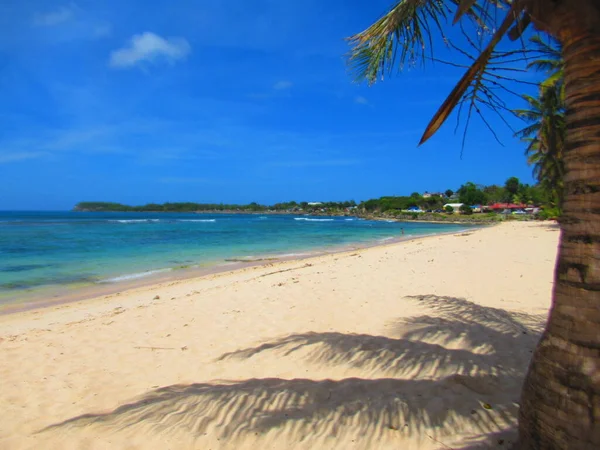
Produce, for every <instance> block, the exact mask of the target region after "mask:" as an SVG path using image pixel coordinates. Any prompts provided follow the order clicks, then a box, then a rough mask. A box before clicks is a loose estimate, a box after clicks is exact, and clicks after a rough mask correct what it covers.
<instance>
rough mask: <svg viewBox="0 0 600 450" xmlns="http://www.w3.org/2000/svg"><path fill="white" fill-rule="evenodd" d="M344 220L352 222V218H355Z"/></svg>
mask: <svg viewBox="0 0 600 450" xmlns="http://www.w3.org/2000/svg"><path fill="white" fill-rule="evenodd" d="M344 220H346V221H348V222H352V221H354V220H356V219H344Z"/></svg>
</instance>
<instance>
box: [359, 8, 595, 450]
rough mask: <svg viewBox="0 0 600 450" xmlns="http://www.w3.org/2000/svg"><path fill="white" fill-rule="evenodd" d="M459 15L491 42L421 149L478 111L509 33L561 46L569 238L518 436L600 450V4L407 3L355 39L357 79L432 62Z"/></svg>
mask: <svg viewBox="0 0 600 450" xmlns="http://www.w3.org/2000/svg"><path fill="white" fill-rule="evenodd" d="M452 15H453V16H454V23H455V24H456V23H457V22H458V21H463V22H464V21H467V22H470V23H471V25H469V24H467V25H466V26H464V27H462V30H463V31H464V33H465V34H466V35H467V36H466V39H467V40H468V39H469V38H470V39H471V41H474V40H475V39H474V38H476V37H477V36H475V35H474V34H475V33H477V32H480V33H481V32H483V33H489V35H490V36H491V37H490V38H489V40H488V42H487V45H486V46H485V47H482V49H481V51H480V52H479V53H478V56H477V57H476V58H475V59H474V61H473V63H472V64H471V66H470V67H469V68H468V70H467V71H466V73H465V74H464V75H463V77H462V78H461V79H460V81H459V82H458V84H457V85H456V86H455V88H454V89H453V90H452V92H451V93H450V95H449V96H448V98H447V99H446V101H445V102H444V103H443V104H442V106H441V107H440V109H439V110H438V111H437V113H436V114H435V115H434V117H433V119H432V120H431V122H430V124H429V125H428V126H427V128H426V129H425V132H424V134H423V137H422V139H421V143H423V142H425V141H426V140H427V139H429V138H430V137H431V136H432V135H433V134H434V133H435V132H436V131H437V130H438V129H439V128H440V126H442V124H443V123H444V122H445V120H446V119H447V118H448V116H449V115H450V113H451V112H452V111H453V109H454V108H455V107H456V106H457V105H458V104H461V105H462V103H461V102H462V101H464V99H465V98H467V99H468V100H469V101H470V102H471V105H472V104H473V103H474V102H475V101H476V100H478V99H479V100H480V99H481V96H479V94H480V93H482V92H484V95H485V91H484V89H485V86H486V81H489V73H490V68H492V67H493V64H494V58H495V57H496V56H497V53H496V52H497V46H498V43H499V42H500V41H502V40H503V39H504V38H505V37H508V38H510V39H513V40H515V39H519V38H520V37H521V35H522V33H523V31H524V30H525V29H526V28H527V27H528V26H529V25H530V24H533V26H534V27H535V28H537V30H538V31H540V32H542V33H544V34H547V35H549V36H552V37H554V38H555V39H556V40H557V41H558V43H559V44H560V45H561V48H562V57H563V60H564V80H565V82H564V90H565V96H564V98H565V107H566V114H565V122H566V130H567V131H566V138H565V145H564V159H563V160H564V170H565V173H564V178H563V181H564V201H563V215H562V217H561V229H562V234H561V241H560V246H559V254H558V259H557V265H556V271H555V280H554V281H555V282H554V288H553V302H552V307H551V310H550V316H549V319H548V324H547V327H546V330H545V332H544V334H543V336H542V339H541V340H540V343H539V345H538V347H537V350H536V351H535V352H534V354H533V357H532V361H531V365H530V368H529V372H528V375H527V377H526V379H525V383H524V386H523V393H522V398H521V403H520V404H521V407H520V413H519V418H520V420H519V422H520V423H519V436H520V444H521V447H522V448H524V449H541V448H544V449H567V448H568V449H592V448H600V406H599V405H600V258H599V257H598V255H600V1H598V0H570V1H568V0H553V1H544V0H401V1H399V2H398V3H396V4H395V5H393V6H392V8H391V9H390V10H389V12H388V13H387V14H385V15H384V16H383V17H382V18H380V19H379V20H377V21H376V22H375V23H374V24H373V25H371V26H370V27H369V28H367V29H366V30H364V31H363V32H361V33H359V34H357V35H355V36H352V37H351V38H350V44H351V47H352V50H351V54H350V64H351V66H352V68H353V69H354V70H355V71H356V74H357V76H358V79H363V80H367V81H369V82H371V83H372V82H374V81H376V80H377V79H378V78H379V77H380V76H381V77H382V76H383V75H384V74H386V73H388V71H389V70H390V69H392V68H393V67H394V66H395V63H399V64H400V65H402V64H406V63H409V64H410V63H413V62H415V61H417V60H418V59H419V58H428V57H429V56H428V55H429V52H430V51H432V49H431V48H430V47H431V43H432V39H431V37H432V34H433V33H434V32H441V33H442V34H443V31H444V26H445V25H446V23H447V19H449V18H451V16H452ZM497 17H500V18H501V21H500V22H498V23H496V22H495V20H494V19H495V18H497ZM470 30H472V35H471V36H469V33H471V31H470ZM444 40H445V42H450V43H452V41H451V40H450V39H449V38H448V37H447V36H444Z"/></svg>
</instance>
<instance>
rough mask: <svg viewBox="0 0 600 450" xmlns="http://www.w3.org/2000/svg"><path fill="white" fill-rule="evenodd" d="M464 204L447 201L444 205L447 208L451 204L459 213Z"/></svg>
mask: <svg viewBox="0 0 600 450" xmlns="http://www.w3.org/2000/svg"><path fill="white" fill-rule="evenodd" d="M462 205H464V203H446V204H445V205H444V209H446V207H448V206H451V207H452V209H454V212H455V213H457V212H458V211H459V209H460V207H461V206H462Z"/></svg>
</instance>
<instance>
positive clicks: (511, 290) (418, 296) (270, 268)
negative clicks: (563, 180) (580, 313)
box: [0, 222, 559, 450]
mask: <svg viewBox="0 0 600 450" xmlns="http://www.w3.org/2000/svg"><path fill="white" fill-rule="evenodd" d="M558 238H559V230H558V228H557V227H556V226H555V225H552V224H549V223H532V222H508V223H503V224H500V225H498V226H494V227H489V228H483V229H479V230H475V231H468V232H464V233H457V234H454V235H444V236H434V237H427V238H422V239H417V240H413V241H408V242H402V243H395V244H391V245H386V246H380V247H373V248H367V249H363V250H357V251H350V252H346V253H339V254H333V255H325V256H319V257H316V258H311V259H304V260H302V261H286V262H278V263H273V264H268V265H265V266H260V267H251V268H246V269H242V270H238V271H235V272H228V273H222V274H214V275H209V276H206V277H202V278H196V279H189V280H182V281H174V282H168V283H162V284H157V285H154V286H149V287H142V288H136V289H133V290H130V291H127V292H121V293H119V294H115V295H108V296H102V297H99V298H96V299H91V300H86V301H81V302H75V303H69V304H63V305H59V306H53V307H49V308H45V309H39V310H34V311H27V312H21V313H15V314H10V315H5V316H1V317H0V380H1V386H2V387H1V389H0V407H1V409H2V412H3V420H2V421H0V448H2V449H108V448H111V449H112V448H115V449H213V450H215V449H321V448H323V449H403V450H409V449H423V450H427V449H447V448H452V449H475V448H509V447H510V444H511V442H513V441H514V438H515V436H516V431H515V425H516V417H517V412H518V401H519V394H520V388H521V383H522V379H523V377H524V375H525V372H526V370H527V366H528V363H529V359H530V356H531V351H532V349H533V348H534V346H535V344H536V342H537V340H538V338H539V335H540V332H541V330H542V329H543V326H544V323H545V320H546V317H547V313H548V308H549V306H550V293H551V288H552V274H553V269H554V262H555V258H556V247H557V243H558Z"/></svg>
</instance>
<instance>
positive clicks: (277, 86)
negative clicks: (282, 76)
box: [273, 80, 293, 91]
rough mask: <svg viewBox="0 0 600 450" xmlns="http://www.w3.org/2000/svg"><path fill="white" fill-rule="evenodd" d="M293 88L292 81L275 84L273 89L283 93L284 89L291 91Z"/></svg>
mask: <svg viewBox="0 0 600 450" xmlns="http://www.w3.org/2000/svg"><path fill="white" fill-rule="evenodd" d="M292 86H293V83H292V82H291V81H285V80H283V81H278V82H277V83H275V84H274V85H273V89H275V90H276V91H283V90H284V89H289V88H291V87H292Z"/></svg>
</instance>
